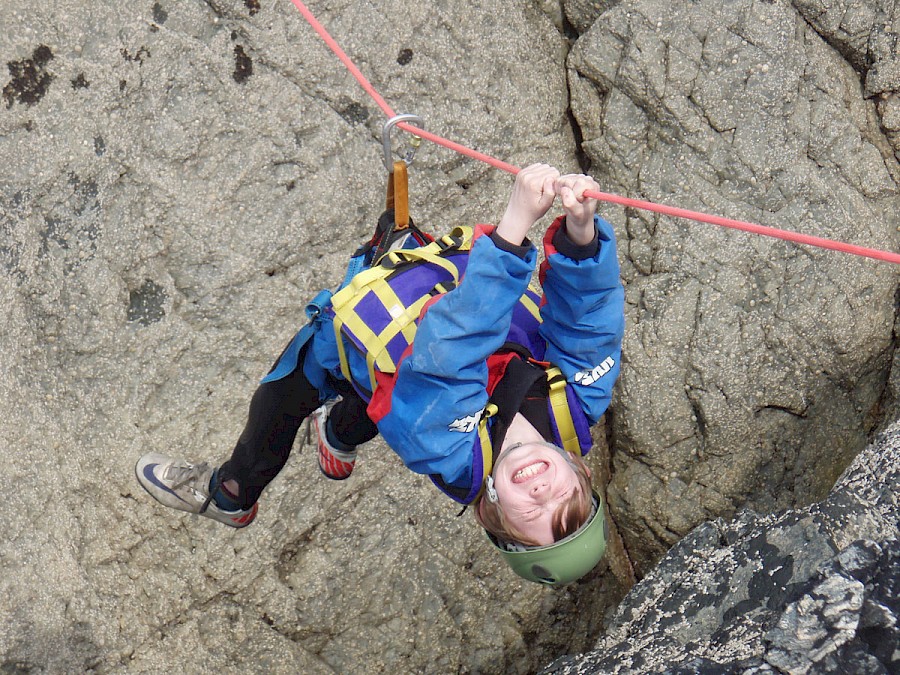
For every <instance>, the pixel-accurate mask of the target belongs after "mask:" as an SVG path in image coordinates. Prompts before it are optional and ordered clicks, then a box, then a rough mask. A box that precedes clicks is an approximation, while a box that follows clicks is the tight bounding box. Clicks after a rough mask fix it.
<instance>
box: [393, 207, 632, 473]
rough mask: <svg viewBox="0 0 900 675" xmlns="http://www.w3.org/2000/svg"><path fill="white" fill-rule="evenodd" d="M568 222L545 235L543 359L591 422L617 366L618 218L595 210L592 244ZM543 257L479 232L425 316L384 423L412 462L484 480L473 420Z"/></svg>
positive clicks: (422, 468) (602, 407)
mask: <svg viewBox="0 0 900 675" xmlns="http://www.w3.org/2000/svg"><path fill="white" fill-rule="evenodd" d="M563 221H564V219H563V218H559V219H557V220H556V221H555V222H554V224H553V226H551V228H549V230H548V233H547V236H546V237H545V239H544V249H545V254H546V260H545V262H544V264H543V265H542V268H541V275H540V277H541V285H542V287H543V291H544V303H543V304H542V306H541V318H542V323H541V327H540V335H541V337H542V338H543V340H544V341H545V343H546V350H545V353H544V355H543V359H544V360H546V361H549V362H551V363H553V364H555V365H556V366H558V367H559V368H560V369H561V370H562V372H563V374H564V375H565V377H566V380H567V382H568V383H569V385H570V387H571V390H572V391H573V392H574V394H575V397H576V398H577V401H578V403H579V404H580V407H581V409H582V411H583V412H584V414H585V415H586V417H587V418H588V420H589V421H590V423H592V424H593V423H594V422H596V421H597V420H598V419H599V418H600V416H601V415H602V414H603V413H604V412H605V411H606V408H607V407H608V406H609V402H610V397H611V394H612V388H613V384H614V382H615V381H616V378H617V377H618V373H619V362H620V359H621V345H622V334H623V330H624V291H623V288H622V285H621V283H620V281H619V265H618V260H617V257H616V246H615V236H614V234H613V229H612V226H611V225H610V224H609V223H607V222H606V221H604V220H603V219H601V218H600V217H599V216H597V217H595V219H594V222H595V225H596V228H597V239H596V240H595V243H593V244H588V245H587V246H583V247H579V246H576V245H574V244H573V243H572V242H570V241H569V240H568V237H566V236H565V233H564V227H563ZM567 254H568V255H567ZM536 259H537V252H536V250H535V248H534V246H533V245H532V244H531V243H530V242H526V243H525V244H524V245H523V246H521V247H517V246H513V245H511V244H508V243H507V242H505V241H503V240H502V239H500V238H499V237H497V236H482V237H479V238H478V239H476V241H475V243H474V245H473V248H472V251H471V253H470V257H469V261H468V266H467V268H466V273H465V277H464V278H463V280H462V282H461V283H460V284H459V286H458V287H457V288H455V289H454V290H452V291H451V292H449V293H447V294H445V295H443V296H441V297H440V299H439V300H437V301H436V302H435V303H434V304H433V305H432V306H431V307H430V308H429V309H428V311H427V312H426V313H425V315H424V317H423V318H422V320H421V322H420V323H419V327H418V330H417V332H416V337H415V341H414V343H413V348H412V353H411V354H410V355H409V356H408V357H407V358H405V359H404V360H403V361H402V362H401V363H400V365H399V367H398V370H397V375H396V379H395V384H394V387H393V391H392V395H391V406H390V410H389V412H388V413H387V414H386V415H385V416H384V417H383V418H381V419H380V421H379V422H378V429H379V432H380V433H381V435H382V436H383V437H384V439H385V441H386V442H387V443H388V445H390V446H391V448H393V449H394V451H395V452H396V453H397V454H398V455H399V456H400V458H401V459H402V460H403V462H404V463H405V464H406V466H407V467H409V468H410V469H411V470H412V471H415V472H416V473H421V474H427V475H432V476H434V475H437V476H439V477H440V482H443V483H445V484H448V485H452V486H455V487H457V488H462V489H464V490H466V489H469V488H471V487H472V486H473V483H474V482H476V481H477V482H478V485H479V486H480V483H481V480H482V479H483V476H480V475H478V476H475V475H473V472H477V465H478V462H476V461H475V458H474V455H476V454H480V443H479V439H478V432H477V428H476V426H477V422H478V420H479V419H480V417H481V415H482V412H483V411H484V409H485V406H486V404H487V402H488V392H487V382H488V366H487V359H488V357H489V356H491V355H492V354H493V353H494V352H496V351H497V350H498V349H500V348H501V347H502V346H503V344H504V342H505V341H506V339H507V335H508V333H509V329H510V321H511V318H512V314H513V307H514V306H515V305H516V303H517V302H518V300H519V298H520V296H521V295H522V294H523V292H524V291H525V289H526V287H527V285H528V283H529V281H530V280H531V277H532V273H533V271H534V267H535V262H536ZM473 467H476V468H475V469H474V471H473Z"/></svg>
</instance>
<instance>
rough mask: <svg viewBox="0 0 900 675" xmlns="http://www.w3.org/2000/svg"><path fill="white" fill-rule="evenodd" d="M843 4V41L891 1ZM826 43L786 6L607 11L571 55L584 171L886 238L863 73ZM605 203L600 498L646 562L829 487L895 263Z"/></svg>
mask: <svg viewBox="0 0 900 675" xmlns="http://www.w3.org/2000/svg"><path fill="white" fill-rule="evenodd" d="M814 6H815V7H819V8H820V9H821V10H822V11H823V12H824V4H822V3H820V4H816V3H812V2H811V3H805V4H804V5H803V11H804V12H806V13H809V12H811V11H812V10H811V9H810V8H811V7H814ZM829 6H830V5H829ZM853 7H857V8H859V12H862V13H861V14H860V13H859V12H857V14H856V15H854V14H853V12H851V11H850V10H848V13H845V14H840V12H837V14H838V15H840V16H843V20H844V24H842V25H844V27H845V28H844V30H845V32H846V31H851V32H853V34H854V35H857V34H859V35H862V33H859V31H862V28H860V26H865V31H864V33H865V35H870V36H871V38H865V39H863V40H862V43H864V44H866V45H875V44H876V43H877V44H880V42H879V41H878V39H877V38H876V37H875V35H876V34H878V35H886V33H885V32H884V31H885V30H886V29H884V26H883V25H882V23H881V19H877V20H876V19H875V18H874V17H876V16H882V17H883V16H884V11H886V8H883V10H884V11H882V10H878V11H876V9H875V8H872V11H871V12H869V13H866V12H863V8H867V7H869V5H868V4H866V3H857V4H855V5H853ZM851 9H852V8H851ZM867 11H868V10H867ZM879 12H880V14H879ZM866 17H868V18H866ZM821 18H822V20H823V21H824V15H822V17H821ZM867 21H868V23H867ZM823 32H824V30H823ZM865 35H863V37H865ZM842 39H844V33H841V32H838V33H834V34H829V36H827V39H826V38H825V37H823V36H822V35H820V34H819V33H818V32H817V31H816V30H815V29H814V28H813V26H812V25H810V24H809V23H807V20H806V19H805V18H804V15H803V14H801V13H800V12H799V11H798V9H796V8H795V7H793V6H792V5H791V4H789V3H783V2H752V1H750V0H747V1H746V2H744V1H741V2H721V1H720V0H702V1H701V2H693V3H671V2H659V1H658V0H635V1H634V2H627V3H620V4H619V5H617V6H615V7H614V8H612V9H610V10H609V11H606V12H605V13H603V14H601V15H600V16H599V18H598V19H597V20H596V21H595V22H594V23H593V25H592V27H591V28H590V30H588V31H587V32H586V33H585V34H584V35H582V36H581V37H580V38H579V39H578V41H577V43H576V44H575V47H574V49H573V51H572V53H571V55H570V57H569V68H570V78H569V79H570V87H571V93H572V109H573V113H574V114H575V117H576V119H577V120H578V122H579V123H580V126H581V135H582V137H583V139H584V143H583V149H584V151H585V153H586V154H587V156H588V157H589V158H590V159H591V160H592V168H591V171H592V173H593V174H594V175H595V176H599V177H600V180H601V183H603V184H604V185H605V186H606V187H607V189H608V190H609V191H610V192H615V193H618V194H626V195H628V196H631V197H634V198H639V199H646V200H649V201H653V202H660V203H664V204H669V205H678V206H681V207H684V208H688V209H694V210H699V211H702V212H705V213H714V214H719V215H725V216H728V217H731V218H736V219H739V220H745V221H750V222H753V223H759V224H762V225H767V226H774V227H777V228H781V229H785V230H792V231H800V232H804V233H807V234H815V235H819V236H824V237H828V238H831V239H835V240H838V241H849V242H851V243H857V244H861V245H866V246H869V247H872V248H881V249H885V250H890V251H893V250H896V249H897V242H898V239H897V236H898V235H897V232H898V226H900V220H898V218H900V216H898V214H900V197H898V195H900V192H898V172H897V169H898V166H900V164H898V162H897V159H896V157H894V155H893V153H892V152H890V141H889V139H888V134H887V133H886V127H884V126H883V125H881V124H879V122H878V114H877V111H876V103H875V102H874V101H873V100H872V99H870V98H867V93H866V86H868V85H865V86H864V83H863V79H865V81H866V82H868V79H869V78H870V77H871V76H872V72H871V71H869V72H868V73H867V74H865V78H863V75H861V74H860V72H858V71H857V70H856V69H855V68H854V64H852V63H851V62H849V61H848V60H847V58H846V57H844V56H842V54H841V53H840V52H839V51H837V50H836V49H834V48H833V46H832V43H833V42H834V43H836V42H837V41H840V40H842ZM886 44H894V43H893V42H891V41H890V40H887V41H886ZM848 49H849V46H848ZM874 49H876V47H874V46H871V47H870V48H868V51H866V52H865V53H866V54H870V57H867V58H874V57H871V54H874V51H872V50H874ZM879 49H881V51H880V52H879V53H886V51H887V52H889V51H890V50H891V48H890V47H886V48H879ZM885 50H886V51H885ZM893 54H896V51H894V52H893ZM884 58H886V59H888V61H890V58H888V57H887V56H885V57H884ZM870 63H871V61H870ZM879 86H880V85H879ZM886 86H892V85H889V84H888V85H886ZM601 210H602V211H603V212H604V213H605V214H606V215H607V217H608V218H610V219H612V220H614V221H615V223H616V225H617V227H618V228H619V230H618V231H619V235H620V240H621V241H622V242H623V244H622V248H623V257H624V262H623V276H624V278H625V281H626V283H627V289H626V299H627V326H628V328H627V335H626V340H625V345H624V357H623V359H624V363H623V368H622V376H621V379H620V382H619V385H618V390H617V394H616V399H615V401H614V405H613V415H612V418H611V419H612V424H613V440H612V445H613V447H614V451H615V454H614V466H613V479H612V484H611V485H610V490H609V500H610V508H611V510H612V513H613V516H614V517H615V518H616V520H617V521H618V523H619V526H620V529H621V531H622V535H623V537H624V539H625V543H626V546H627V548H628V550H629V551H630V552H631V553H632V556H633V559H634V561H635V564H636V566H637V568H638V570H639V572H646V571H647V570H649V569H650V568H651V567H652V565H653V563H654V562H655V561H656V560H658V559H659V557H660V556H661V555H662V554H663V553H664V552H665V551H666V550H667V549H668V548H669V547H670V546H671V545H672V544H674V543H675V542H676V541H677V540H678V539H679V538H680V537H682V536H684V535H685V534H686V533H687V532H688V531H689V530H690V529H692V528H693V527H695V526H696V525H697V524H699V523H700V522H703V521H704V520H707V519H710V518H714V517H716V516H720V515H726V516H728V515H731V514H733V513H735V512H736V511H737V510H738V509H740V508H743V507H750V508H753V509H756V510H759V511H763V512H765V511H770V510H773V509H778V508H787V507H790V506H793V505H799V504H808V503H810V502H812V501H814V500H816V499H820V498H821V497H823V496H824V494H825V493H826V492H827V490H828V488H829V486H830V485H831V484H832V483H833V482H834V480H835V479H836V478H837V476H838V475H839V474H840V472H841V471H842V470H843V468H844V467H845V466H846V465H847V464H848V462H849V461H850V460H851V459H852V457H853V456H854V455H855V454H856V453H857V452H859V450H860V449H861V448H862V447H864V446H865V443H866V441H867V438H868V435H869V434H870V433H871V431H872V430H873V429H874V428H875V426H876V425H877V424H878V422H879V421H881V419H882V416H883V414H884V411H885V406H886V403H887V402H888V401H889V398H890V396H889V387H888V385H887V382H888V379H889V373H890V371H891V362H892V358H893V352H894V332H893V324H894V315H895V303H894V295H895V291H896V286H897V275H896V270H895V269H894V266H893V265H889V264H884V263H876V262H872V261H869V260H865V259H861V258H851V257H849V256H846V255H835V254H833V253H825V252H823V251H822V250H817V249H814V248H811V247H804V246H798V245H795V244H788V243H785V242H783V241H781V240H779V239H773V238H764V237H760V236H747V235H746V234H743V233H735V232H730V231H728V230H727V229H725V228H721V227H714V226H711V225H710V226H707V225H701V224H698V223H691V222H689V221H685V220H678V219H673V218H671V217H667V216H656V215H653V214H651V213H648V212H646V211H638V210H636V209H622V208H614V207H608V208H606V209H601Z"/></svg>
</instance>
